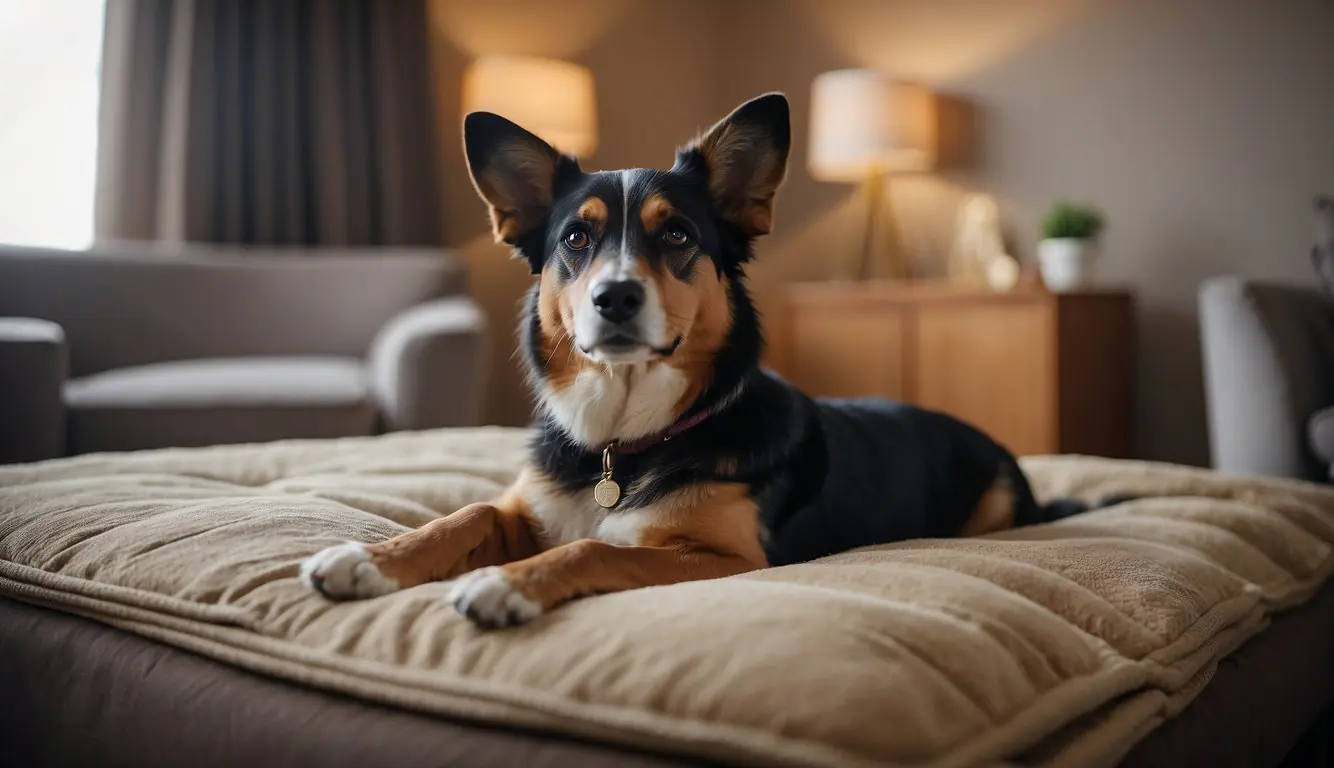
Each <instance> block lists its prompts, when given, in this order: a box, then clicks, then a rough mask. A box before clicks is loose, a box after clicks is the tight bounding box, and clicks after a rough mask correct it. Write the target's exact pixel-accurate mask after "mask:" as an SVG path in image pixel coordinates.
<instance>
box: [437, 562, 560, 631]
mask: <svg viewBox="0 0 1334 768" xmlns="http://www.w3.org/2000/svg"><path fill="white" fill-rule="evenodd" d="M445 599H446V600H448V601H449V602H450V603H451V604H452V605H453V606H454V609H455V610H457V611H458V612H459V613H461V614H463V615H464V616H467V617H468V620H469V621H471V622H472V623H474V624H476V625H477V626H479V627H482V628H483V629H499V628H501V627H514V626H518V625H520V624H527V623H528V622H530V621H532V620H533V619H535V618H537V617H538V616H541V615H542V606H540V605H538V604H537V603H534V602H533V601H532V600H529V599H528V598H526V597H524V596H523V594H522V593H520V592H519V590H517V589H515V588H514V585H513V584H511V583H510V580H509V578H508V577H506V576H505V572H504V571H503V570H501V569H500V568H498V567H496V566H494V565H493V566H488V567H486V568H478V569H477V570H475V571H471V572H469V573H465V574H464V575H462V576H460V577H459V578H458V579H457V580H456V581H455V582H454V584H453V585H452V586H451V587H450V590H449V594H448V595H447V596H446V597H445Z"/></svg>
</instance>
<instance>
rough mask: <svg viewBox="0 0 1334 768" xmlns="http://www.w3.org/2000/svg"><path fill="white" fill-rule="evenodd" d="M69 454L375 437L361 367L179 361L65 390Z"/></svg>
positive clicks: (313, 360) (97, 377)
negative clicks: (282, 439) (300, 438)
mask: <svg viewBox="0 0 1334 768" xmlns="http://www.w3.org/2000/svg"><path fill="white" fill-rule="evenodd" d="M65 403H66V406H67V408H68V418H69V441H70V450H71V453H89V452H95V451H126V450H137V449H140V448H148V447H162V446H199V445H213V444H220V443H244V442H262V441H267V440H276V439H280V438H286V437H306V438H321V437H345V436H355V435H367V434H371V433H373V432H374V431H375V425H376V408H375V406H374V404H373V402H372V400H371V397H370V394H369V388H368V385H367V381H366V368H365V363H364V362H362V361H361V360H357V359H355V358H342V357H256V358H219V359H206V360H183V361H177V362H170V363H156V364H153V365H143V366H135V367H132V368H120V369H117V370H112V371H106V372H104V373H99V374H94V375H92V376H85V377H83V378H80V379H74V380H72V381H70V382H68V383H67V384H66V385H65Z"/></svg>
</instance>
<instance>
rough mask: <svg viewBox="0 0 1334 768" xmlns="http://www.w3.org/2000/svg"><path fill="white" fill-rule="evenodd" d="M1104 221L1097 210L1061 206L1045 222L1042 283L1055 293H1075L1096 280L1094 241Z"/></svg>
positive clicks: (1041, 244) (1040, 259)
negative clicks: (1089, 281)
mask: <svg viewBox="0 0 1334 768" xmlns="http://www.w3.org/2000/svg"><path fill="white" fill-rule="evenodd" d="M1103 226H1104V221H1103V218H1102V214H1101V213H1100V212H1098V211H1097V210H1096V209H1094V208H1091V207H1089V206H1085V205H1078V204H1075V203H1068V202H1058V203H1056V204H1055V205H1053V206H1052V208H1051V210H1050V211H1048V212H1047V216H1046V218H1044V219H1043V220H1042V241H1041V242H1039V243H1038V269H1039V270H1040V271H1041V272H1042V282H1043V283H1045V284H1046V286H1047V287H1048V288H1049V289H1051V290H1053V291H1058V292H1059V291H1073V290H1076V289H1078V288H1079V287H1081V286H1083V285H1084V284H1085V283H1086V282H1087V281H1088V279H1089V278H1090V277H1091V276H1092V272H1093V264H1092V262H1093V258H1094V255H1095V254H1094V244H1095V243H1094V241H1095V240H1097V237H1098V235H1099V234H1100V233H1101V232H1102V229H1103Z"/></svg>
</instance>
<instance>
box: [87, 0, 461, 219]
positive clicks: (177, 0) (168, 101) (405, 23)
mask: <svg viewBox="0 0 1334 768" xmlns="http://www.w3.org/2000/svg"><path fill="white" fill-rule="evenodd" d="M426 6H427V0H107V9H106V32H105V43H104V57H103V65H102V107H101V116H100V134H99V149H98V183H97V207H96V211H97V234H98V237H99V238H100V239H107V240H124V239H134V240H143V239H150V240H169V241H193V242H217V243H254V244H292V245H438V244H441V243H442V242H443V232H442V231H441V220H442V216H441V200H440V186H441V185H440V178H439V174H440V163H439V154H438V143H439V137H440V132H439V131H438V130H437V129H436V123H435V116H436V112H435V108H434V96H435V94H434V86H433V83H432V77H431V55H430V39H429V36H430V30H429V26H428V18H427V7H426Z"/></svg>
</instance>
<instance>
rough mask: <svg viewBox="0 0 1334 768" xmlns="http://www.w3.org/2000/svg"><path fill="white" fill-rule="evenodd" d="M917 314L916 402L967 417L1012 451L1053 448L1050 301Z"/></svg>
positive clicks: (933, 308)
mask: <svg viewBox="0 0 1334 768" xmlns="http://www.w3.org/2000/svg"><path fill="white" fill-rule="evenodd" d="M919 312H920V314H919V315H918V319H917V324H916V325H917V333H916V336H915V338H914V342H915V343H914V347H915V350H914V351H915V356H916V365H915V366H914V367H913V376H914V378H913V382H912V383H913V385H914V386H913V390H912V391H913V399H914V402H916V403H918V404H920V405H922V406H923V407H926V408H931V409H934V410H939V411H944V412H946V413H949V414H952V415H954V416H956V417H958V418H960V419H963V420H964V421H967V422H969V423H971V424H972V425H974V426H976V427H977V428H979V429H981V430H982V431H984V432H986V433H988V434H989V435H991V436H992V437H993V438H995V439H996V440H997V441H999V442H1000V443H1001V444H1002V445H1004V446H1006V447H1007V448H1009V449H1010V450H1011V451H1012V452H1014V453H1016V454H1020V455H1025V454H1042V453H1054V452H1055V451H1056V450H1057V447H1056V437H1057V434H1056V418H1055V413H1056V391H1055V379H1056V377H1055V373H1054V363H1055V360H1054V356H1055V352H1054V344H1055V339H1054V337H1053V335H1052V334H1053V328H1052V322H1051V321H1052V312H1051V310H1050V307H1048V306H1047V305H1046V304H1045V303H1042V302H1034V303H1032V304H1029V303H1013V302H1012V303H978V304H973V305H966V304H959V303H950V304H940V305H930V304H924V305H922V306H921V307H920V308H919Z"/></svg>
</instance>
